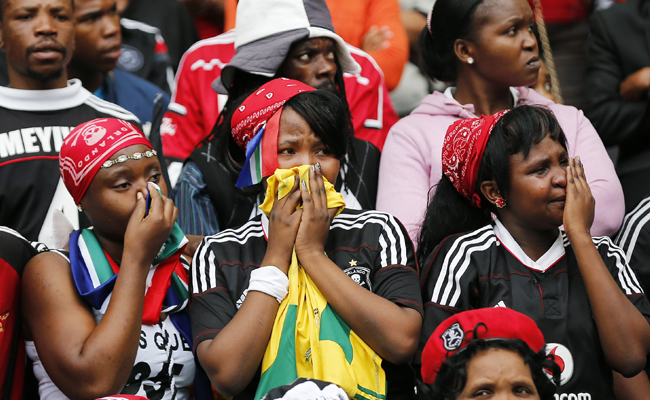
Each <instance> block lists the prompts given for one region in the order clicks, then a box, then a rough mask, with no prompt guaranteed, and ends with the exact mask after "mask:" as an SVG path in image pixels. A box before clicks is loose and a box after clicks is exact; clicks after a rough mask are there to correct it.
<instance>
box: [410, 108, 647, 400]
mask: <svg viewBox="0 0 650 400" xmlns="http://www.w3.org/2000/svg"><path fill="white" fill-rule="evenodd" d="M442 169H443V173H444V176H443V178H442V179H441V180H440V182H439V183H438V185H437V187H436V189H435V195H434V196H433V199H432V200H431V203H430V204H429V208H428V210H427V216H426V219H425V222H424V225H423V230H422V236H421V239H420V244H419V245H420V247H419V249H418V255H419V259H420V260H421V261H423V262H422V268H423V269H422V272H421V275H420V278H421V280H422V284H423V296H424V301H425V317H424V324H423V332H422V336H421V338H420V345H421V347H420V349H422V347H423V346H424V344H425V343H426V342H427V340H428V339H429V337H430V336H431V335H432V333H433V331H434V330H435V329H436V327H437V326H438V325H439V324H440V323H441V322H442V321H444V320H445V319H446V318H448V317H449V316H450V315H452V314H455V313H458V312H460V311H463V310H469V309H475V308H484V307H508V308H512V309H514V310H516V311H519V312H521V313H523V314H526V315H527V316H529V317H530V318H532V319H533V320H534V321H535V322H536V323H537V324H538V325H539V328H540V329H541V331H542V332H543V334H544V338H545V339H546V341H547V342H550V343H549V345H548V346H547V347H546V350H547V352H549V353H551V354H553V355H554V356H555V359H556V361H557V363H558V364H559V365H560V366H561V368H562V373H561V377H560V387H559V388H558V395H557V396H562V397H567V396H574V395H575V396H576V397H577V398H591V399H592V400H599V399H603V400H604V399H611V398H614V394H613V388H612V379H613V377H612V370H614V371H616V372H619V373H621V374H622V375H624V376H633V375H635V374H637V373H639V372H640V371H641V370H642V368H643V366H644V364H645V358H646V354H647V353H648V351H649V350H650V326H648V322H647V320H646V319H647V318H650V305H649V304H648V301H647V299H646V298H645V296H644V294H643V291H642V289H641V286H640V285H639V283H638V281H637V279H636V276H635V275H634V272H633V271H632V270H631V269H630V267H629V266H628V265H627V262H626V261H625V256H624V254H623V252H622V251H621V250H620V249H619V248H618V247H616V246H615V245H614V244H613V243H612V242H611V240H610V239H609V238H607V237H593V238H592V237H591V235H590V232H589V230H590V229H591V224H592V222H593V218H594V199H593V196H592V195H591V190H590V188H589V185H588V184H587V180H586V177H585V173H584V169H583V166H582V163H581V162H580V157H578V156H576V157H575V158H570V157H569V156H568V154H567V148H566V139H565V136H564V132H563V131H562V129H561V128H560V126H559V124H558V122H557V120H556V119H555V117H554V115H553V113H552V112H551V111H550V110H548V109H545V108H539V107H533V106H520V107H515V108H514V109H512V110H511V111H502V112H499V113H497V114H494V115H492V116H487V117H486V116H483V117H482V118H472V119H464V120H459V121H456V122H455V123H454V124H452V125H451V126H450V127H449V129H448V130H447V134H446V136H445V141H444V143H443V148H442ZM493 217H495V218H493ZM561 225H564V229H565V231H560V230H559V229H558V228H559V227H560V226H561ZM463 232H464V233H463ZM644 317H645V318H644ZM416 358H418V357H416Z"/></svg>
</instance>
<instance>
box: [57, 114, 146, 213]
mask: <svg viewBox="0 0 650 400" xmlns="http://www.w3.org/2000/svg"><path fill="white" fill-rule="evenodd" d="M136 144H143V145H145V146H147V147H149V148H152V147H151V143H150V142H149V140H147V138H146V137H145V136H144V134H143V133H142V132H141V131H140V130H139V129H138V128H137V127H136V126H134V125H132V124H130V123H129V122H126V121H123V120H121V119H115V118H99V119H94V120H92V121H88V122H86V123H83V124H81V125H79V126H77V127H76V128H74V129H73V130H72V132H70V134H69V135H68V136H67V137H66V138H65V141H64V142H63V145H62V146H61V151H60V152H59V170H60V171H61V177H62V178H63V183H65V187H66V188H67V189H68V192H70V194H71V195H72V197H73V199H74V201H75V203H76V204H79V202H80V201H81V198H82V197H83V196H84V194H85V193H86V190H88V186H90V182H91V181H92V180H93V178H94V177H95V175H96V174H97V171H99V169H100V168H101V167H102V164H103V163H104V161H106V160H108V159H110V158H111V156H112V155H113V154H115V153H117V152H118V151H120V150H122V149H123V148H125V147H129V146H133V145H136Z"/></svg>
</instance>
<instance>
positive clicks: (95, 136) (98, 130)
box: [81, 124, 106, 146]
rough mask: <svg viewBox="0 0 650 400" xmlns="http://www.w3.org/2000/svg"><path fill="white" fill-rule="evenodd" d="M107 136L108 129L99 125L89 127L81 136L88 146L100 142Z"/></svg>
mask: <svg viewBox="0 0 650 400" xmlns="http://www.w3.org/2000/svg"><path fill="white" fill-rule="evenodd" d="M105 134H106V128H104V127H103V126H98V125H95V124H93V125H89V126H87V127H85V128H84V130H83V131H82V132H81V136H82V137H83V138H84V141H85V142H86V144H87V145H88V146H92V145H94V144H95V143H97V142H99V141H100V140H101V139H102V138H103V137H104V135H105Z"/></svg>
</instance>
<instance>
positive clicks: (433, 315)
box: [415, 237, 479, 364]
mask: <svg viewBox="0 0 650 400" xmlns="http://www.w3.org/2000/svg"><path fill="white" fill-rule="evenodd" d="M461 238H462V237H455V238H454V237H452V238H448V239H446V240H444V241H443V242H442V243H440V245H438V246H437V247H436V248H435V249H434V251H433V252H432V253H431V254H430V255H429V256H428V257H427V258H426V261H425V262H424V265H423V266H422V271H421V273H420V282H421V284H422V297H423V298H422V300H423V302H424V321H423V322H422V333H421V334H420V344H419V346H418V351H417V353H416V355H415V363H416V364H420V357H421V355H422V349H424V345H426V343H427V341H428V340H429V337H430V336H431V334H432V333H433V331H434V330H435V329H436V328H437V327H438V325H440V323H441V322H442V321H444V320H446V319H447V318H449V317H451V316H452V315H454V314H457V313H459V312H461V311H465V310H470V309H473V308H474V304H475V301H474V296H473V295H472V294H473V293H475V292H476V291H477V290H478V284H479V282H478V269H477V266H476V263H475V262H474V259H473V258H472V257H471V256H470V255H469V254H467V253H466V252H465V249H466V246H464V245H463V243H462V240H461Z"/></svg>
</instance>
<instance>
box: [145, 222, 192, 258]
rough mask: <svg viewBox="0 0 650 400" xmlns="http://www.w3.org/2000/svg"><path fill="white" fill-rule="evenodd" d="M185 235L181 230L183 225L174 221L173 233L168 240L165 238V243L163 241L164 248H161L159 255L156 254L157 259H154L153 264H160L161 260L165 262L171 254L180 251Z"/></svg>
mask: <svg viewBox="0 0 650 400" xmlns="http://www.w3.org/2000/svg"><path fill="white" fill-rule="evenodd" d="M184 237H185V234H184V233H183V231H182V230H181V227H180V226H178V224H177V223H176V222H174V227H173V228H172V233H171V235H169V237H168V238H167V240H165V243H163V246H162V248H161V249H160V252H158V255H157V256H156V259H155V260H153V265H158V264H160V263H161V262H163V261H164V260H165V259H167V258H168V257H169V256H171V255H172V254H174V253H176V252H177V251H178V248H179V246H180V244H181V241H182V240H183V238H184Z"/></svg>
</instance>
